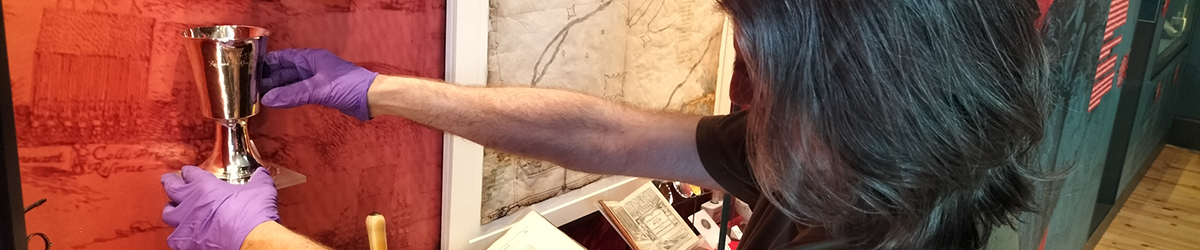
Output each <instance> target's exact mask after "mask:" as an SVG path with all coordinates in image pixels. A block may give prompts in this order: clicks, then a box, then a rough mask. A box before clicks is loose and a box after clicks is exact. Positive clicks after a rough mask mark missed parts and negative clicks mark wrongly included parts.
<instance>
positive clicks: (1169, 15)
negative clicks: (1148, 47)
mask: <svg viewBox="0 0 1200 250" xmlns="http://www.w3.org/2000/svg"><path fill="white" fill-rule="evenodd" d="M1194 5H1195V0H1165V1H1164V2H1163V5H1162V6H1163V8H1162V13H1161V14H1160V16H1159V18H1158V27H1159V29H1160V30H1159V31H1158V32H1157V33H1158V34H1157V35H1156V36H1157V38H1156V39H1155V41H1154V46H1155V48H1154V53H1155V60H1154V68H1153V69H1154V71H1152V72H1159V71H1162V70H1163V68H1164V67H1165V66H1166V65H1167V64H1168V63H1169V62H1170V61H1171V59H1172V58H1174V57H1175V55H1177V54H1179V51H1182V50H1183V48H1184V47H1186V46H1187V44H1188V34H1189V33H1191V31H1192V26H1193V24H1192V21H1193V20H1192V18H1191V16H1192V14H1191V13H1192V12H1194V10H1192V9H1194V8H1195V7H1196V6H1194Z"/></svg>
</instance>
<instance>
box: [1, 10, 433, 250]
mask: <svg viewBox="0 0 1200 250" xmlns="http://www.w3.org/2000/svg"><path fill="white" fill-rule="evenodd" d="M2 3H3V8H4V24H5V30H6V32H7V33H6V35H7V38H8V40H7V43H8V44H7V46H8V47H7V48H8V55H9V63H10V65H11V66H10V70H11V72H12V80H13V82H12V88H13V102H14V105H15V110H14V111H15V114H16V115H15V118H16V127H17V136H18V151H19V158H20V163H21V181H22V190H23V191H24V193H23V197H24V200H25V203H26V204H29V203H33V202H34V201H37V200H39V199H46V200H47V202H46V203H45V204H44V205H42V206H40V207H38V208H36V209H34V210H33V211H31V212H29V213H28V214H27V217H26V224H27V226H26V230H27V231H28V232H31V233H33V232H41V233H45V234H46V235H48V236H49V237H50V239H51V241H52V242H53V243H54V249H80V250H82V249H166V248H167V247H166V240H165V239H166V237H167V235H169V234H170V233H171V231H172V228H170V227H169V226H167V225H166V224H164V223H163V222H162V219H161V211H162V208H163V205H164V204H165V203H166V201H167V197H166V195H165V194H164V193H163V191H162V187H161V185H160V184H159V176H160V175H162V174H164V173H169V172H172V171H178V169H179V168H180V167H181V166H183V165H186V164H197V163H200V162H201V161H202V160H203V159H204V157H205V156H206V154H208V152H209V151H210V150H211V148H212V143H213V136H214V128H213V127H212V126H213V123H212V122H211V121H207V120H204V118H201V117H200V115H199V112H198V110H199V107H198V106H197V105H198V103H197V102H198V97H197V94H196V89H195V85H194V84H193V82H192V81H193V76H192V75H191V74H192V72H191V70H190V68H189V65H188V64H187V62H186V61H185V58H186V57H187V55H186V53H185V52H184V50H183V47H182V39H181V38H180V35H179V32H180V31H182V30H184V29H185V28H188V27H191V26H202V25H213V24H245V25H255V26H261V27H265V28H267V29H270V30H271V31H272V32H273V34H272V35H271V36H270V42H269V48H270V49H272V50H276V49H282V48H324V49H329V50H331V51H333V52H334V53H335V54H337V55H339V56H342V57H344V58H346V59H347V60H349V61H352V62H355V63H358V64H360V65H363V66H364V67H367V68H368V69H371V70H375V71H378V72H381V73H386V74H403V75H415V76H421V77H429V78H441V77H442V72H443V65H444V64H443V52H442V51H443V50H444V49H443V46H444V43H445V42H444V34H445V31H444V29H445V25H444V22H445V3H444V2H442V1H436V0H253V1H234V0H3V1H2ZM250 122H251V130H252V133H251V137H252V138H253V139H254V140H255V142H256V144H257V146H258V148H259V150H260V152H261V153H262V156H263V157H264V158H265V159H266V160H269V161H271V162H274V163H277V164H279V165H281V166H284V167H287V168H290V169H292V170H295V171H298V172H300V173H303V174H306V175H307V176H308V182H307V183H304V184H300V185H297V186H294V187H289V188H286V189H283V190H280V197H279V201H280V214H281V216H282V218H283V219H282V221H283V225H284V226H286V227H289V228H291V229H293V230H295V231H297V232H299V233H301V234H304V235H307V236H309V237H312V238H313V239H315V240H317V241H319V242H321V243H324V244H327V245H329V246H332V247H335V248H338V249H365V248H366V245H367V241H366V232H365V228H364V225H363V218H364V217H365V216H366V215H367V214H369V213H371V212H380V213H382V214H384V215H385V216H387V217H388V219H387V222H388V225H387V229H388V234H389V235H390V236H391V237H390V239H389V241H388V243H389V245H390V247H391V248H392V249H436V248H437V245H438V232H439V216H440V214H439V213H440V207H439V206H440V202H439V201H440V196H439V194H440V193H441V191H440V189H441V183H440V180H441V178H439V177H440V176H441V153H442V152H441V140H442V132H440V131H437V130H433V129H430V128H427V127H424V126H421V125H419V124H415V123H412V122H410V121H407V120H403V119H400V118H396V117H380V118H376V119H374V120H372V121H369V122H365V123H363V122H359V121H357V120H355V119H353V118H350V117H347V116H343V115H341V114H340V113H338V112H337V111H336V110H332V109H327V108H322V107H315V106H305V107H300V108H295V109H288V110H278V109H265V110H263V111H262V112H260V113H259V115H258V116H255V117H254V118H253V119H252V120H251V121H250ZM41 247H42V246H41V243H40V242H39V243H35V244H31V245H30V248H31V249H40V248H41Z"/></svg>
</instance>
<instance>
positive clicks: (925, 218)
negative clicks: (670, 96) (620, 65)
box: [721, 0, 1052, 249]
mask: <svg viewBox="0 0 1200 250" xmlns="http://www.w3.org/2000/svg"><path fill="white" fill-rule="evenodd" d="M721 5H722V6H723V7H724V8H725V10H726V11H727V12H728V13H729V14H730V15H731V16H732V17H733V20H734V21H735V25H736V32H737V33H736V34H737V44H738V46H739V47H740V52H741V53H740V54H739V56H740V57H741V58H742V59H743V60H744V61H745V62H746V66H747V69H748V74H749V77H750V81H751V82H752V83H751V84H753V86H754V89H755V94H754V102H753V105H752V106H751V108H750V111H749V112H750V113H749V120H748V133H749V135H748V136H749V137H748V145H747V146H748V150H749V154H750V158H751V163H752V167H753V169H754V172H755V177H756V181H757V182H758V183H759V186H760V187H761V188H762V189H763V192H764V194H765V195H766V196H767V197H769V198H770V199H771V201H772V203H773V204H774V205H776V206H777V207H779V208H780V209H781V210H782V211H783V212H784V213H786V214H787V215H789V216H790V217H792V218H793V219H795V220H797V221H799V222H801V223H804V224H808V225H812V226H817V227H823V228H824V229H825V230H826V231H828V233H829V234H830V235H831V237H834V238H838V239H841V240H848V241H849V242H852V246H851V247H853V248H855V249H979V248H982V247H983V246H985V245H986V241H987V238H988V237H989V235H990V233H991V231H992V229H993V228H995V227H998V226H1004V225H1009V226H1011V225H1012V223H1013V222H1014V221H1013V220H1014V218H1015V217H1016V216H1017V214H1018V213H1020V212H1022V211H1027V210H1028V209H1029V208H1030V207H1031V204H1030V203H1031V202H1032V200H1033V198H1032V193H1033V186H1032V181H1033V180H1034V178H1035V177H1037V176H1038V175H1037V173H1036V172H1034V171H1033V169H1036V168H1034V166H1033V164H1035V162H1036V161H1035V157H1036V156H1037V155H1036V154H1037V149H1036V147H1037V146H1038V144H1039V142H1040V140H1041V138H1042V133H1043V121H1044V120H1045V119H1046V116H1047V114H1048V111H1049V110H1048V106H1049V105H1050V103H1051V101H1052V93H1051V92H1050V91H1051V89H1050V88H1049V82H1048V78H1049V77H1048V75H1049V68H1048V67H1047V60H1046V56H1045V52H1044V51H1043V47H1042V43H1041V41H1040V37H1039V32H1038V30H1037V29H1036V27H1035V25H1034V21H1035V19H1037V17H1038V16H1039V14H1040V12H1039V11H1038V7H1037V3H1036V2H1035V1H1034V0H1011V1H1010V0H1002V1H996V0H722V1H721Z"/></svg>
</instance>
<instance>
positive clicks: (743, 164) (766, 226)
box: [696, 112, 836, 250]
mask: <svg viewBox="0 0 1200 250" xmlns="http://www.w3.org/2000/svg"><path fill="white" fill-rule="evenodd" d="M696 149H697V152H698V153H699V154H700V162H702V163H703V164H704V168H705V169H706V170H707V171H708V174H709V175H711V176H712V178H713V180H716V181H717V184H719V185H721V188H723V189H725V191H728V192H729V193H730V194H732V195H733V196H734V197H737V198H738V199H741V200H743V201H746V203H747V204H749V205H750V209H751V210H753V211H754V215H753V216H751V218H750V222H749V224H747V228H745V229H743V231H745V234H744V236H742V240H741V242H739V243H738V249H749V250H758V249H770V250H776V249H779V250H785V249H786V250H792V249H797V250H798V249H805V250H809V249H812V250H815V249H834V248H836V244H834V243H831V242H829V241H827V240H828V239H827V238H828V236H827V235H826V233H825V231H824V230H822V229H820V228H812V227H808V226H805V225H802V224H799V223H795V222H793V220H792V219H790V218H788V217H787V215H785V214H783V213H782V212H780V211H779V210H778V209H777V208H775V206H774V205H772V204H771V202H770V201H768V200H767V198H766V197H763V196H762V190H761V189H759V187H758V185H757V183H756V182H755V181H754V173H753V172H752V171H753V170H752V169H751V168H750V160H749V157H748V156H747V154H746V112H739V113H735V114H731V115H727V116H709V117H704V118H702V119H700V123H699V124H698V125H697V126H696Z"/></svg>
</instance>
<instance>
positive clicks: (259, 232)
mask: <svg viewBox="0 0 1200 250" xmlns="http://www.w3.org/2000/svg"><path fill="white" fill-rule="evenodd" d="M267 249H296V250H331V248H328V247H325V246H322V245H321V244H319V243H317V242H314V241H312V240H311V239H308V238H306V237H304V236H303V235H299V234H296V233H294V232H292V231H291V230H288V229H287V228H285V227H283V225H279V223H276V222H274V221H268V222H264V223H262V224H259V225H258V226H257V227H254V230H251V231H250V234H249V235H247V236H246V240H245V241H243V242H242V250H267Z"/></svg>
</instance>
